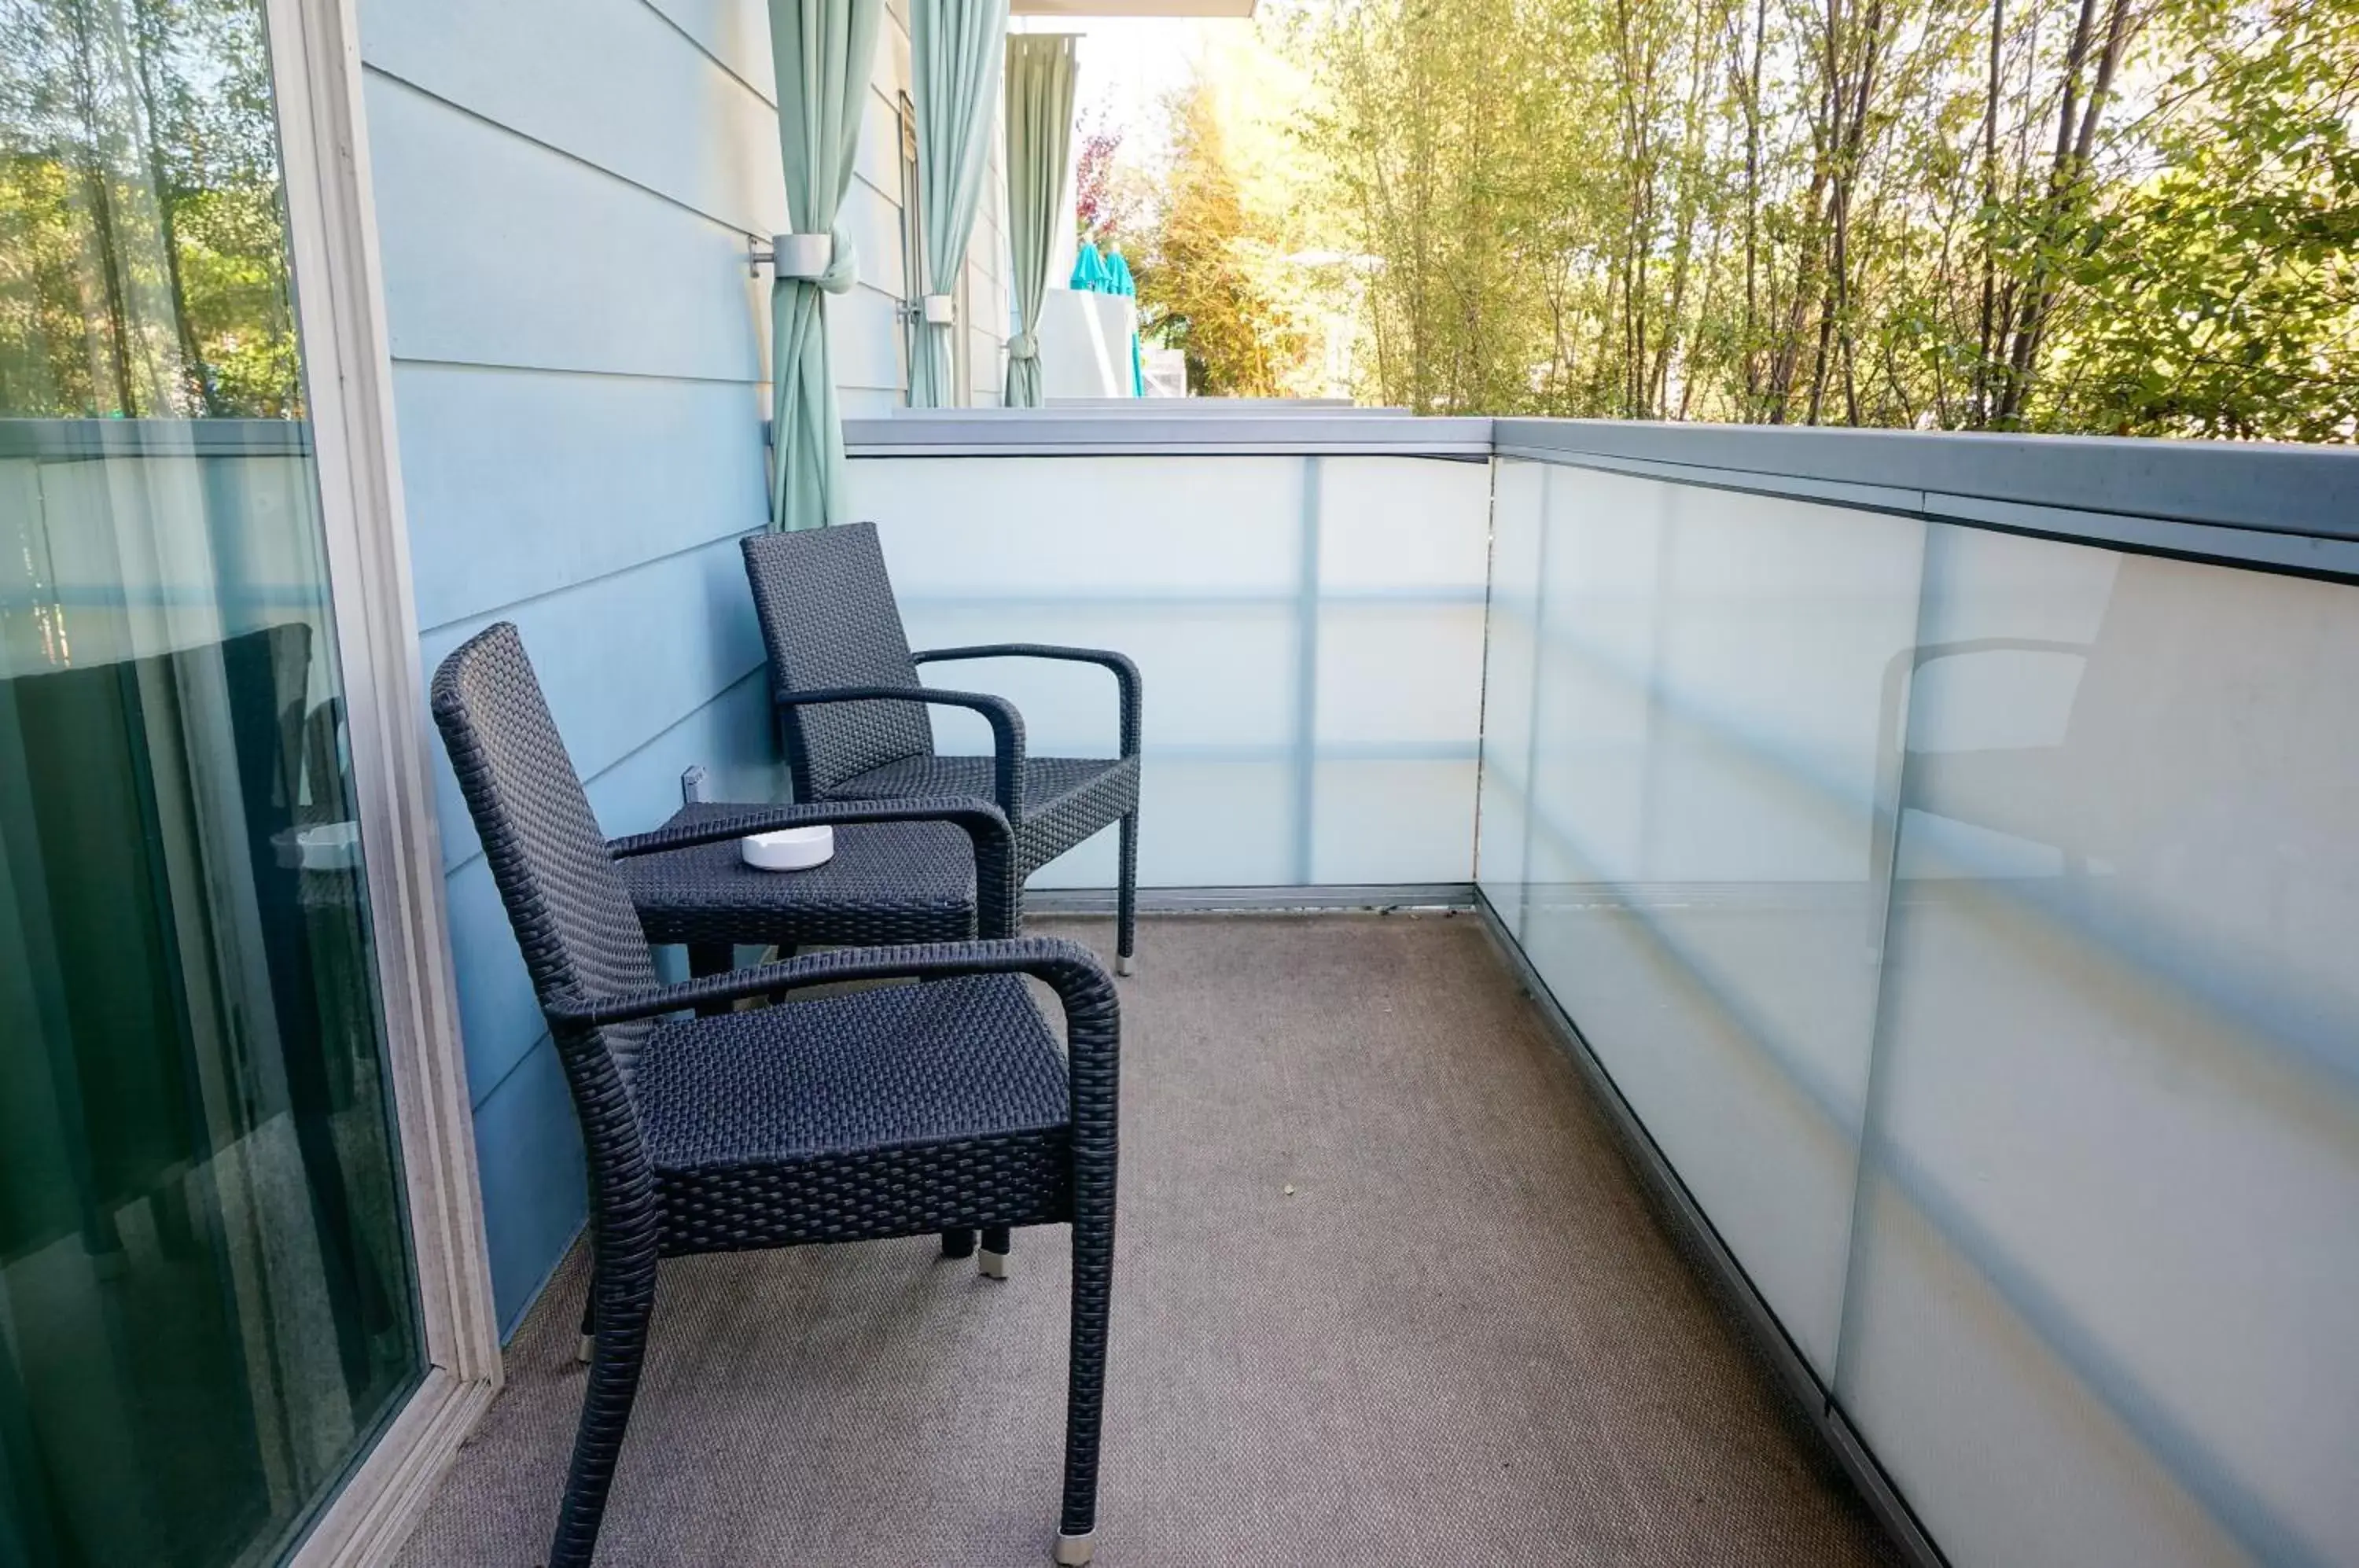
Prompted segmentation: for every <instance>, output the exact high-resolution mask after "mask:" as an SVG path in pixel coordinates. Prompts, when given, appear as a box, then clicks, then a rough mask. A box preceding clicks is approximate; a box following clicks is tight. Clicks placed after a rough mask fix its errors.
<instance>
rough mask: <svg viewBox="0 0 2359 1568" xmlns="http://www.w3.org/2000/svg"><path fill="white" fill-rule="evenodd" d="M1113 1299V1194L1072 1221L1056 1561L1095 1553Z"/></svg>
mask: <svg viewBox="0 0 2359 1568" xmlns="http://www.w3.org/2000/svg"><path fill="white" fill-rule="evenodd" d="M1113 1296H1114V1191H1113V1183H1112V1182H1111V1181H1108V1182H1107V1183H1106V1184H1105V1187H1104V1190H1103V1195H1102V1196H1100V1197H1098V1198H1097V1199H1096V1200H1095V1201H1087V1200H1085V1201H1084V1202H1083V1203H1081V1204H1080V1205H1079V1206H1077V1208H1076V1210H1075V1213H1074V1215H1073V1322H1072V1352H1071V1368H1070V1372H1069V1378H1068V1381H1067V1384H1066V1389H1065V1506H1064V1513H1063V1515H1062V1517H1061V1519H1060V1520H1059V1522H1058V1526H1057V1552H1056V1560H1057V1562H1058V1563H1060V1564H1066V1565H1068V1568H1071V1565H1073V1564H1079V1563H1087V1562H1088V1561H1089V1560H1090V1556H1091V1554H1092V1553H1093V1552H1095V1551H1096V1549H1097V1528H1098V1431H1099V1427H1100V1425H1101V1423H1102V1421H1103V1417H1104V1414H1105V1351H1106V1318H1107V1313H1108V1311H1109V1309H1110V1307H1111V1305H1112V1301H1113Z"/></svg>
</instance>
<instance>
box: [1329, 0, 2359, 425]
mask: <svg viewBox="0 0 2359 1568" xmlns="http://www.w3.org/2000/svg"><path fill="white" fill-rule="evenodd" d="M1295 38H1296V45H1295V47H1296V48H1297V49H1298V50H1299V55H1300V58H1301V59H1302V60H1303V61H1304V62H1305V64H1306V65H1307V66H1308V67H1309V68H1310V70H1311V71H1314V72H1315V73H1316V76H1317V79H1318V82H1319V86H1320V89H1321V94H1320V103H1319V108H1318V111H1317V112H1316V113H1315V114H1311V115H1310V116H1308V118H1307V120H1306V127H1307V128H1306V134H1305V136H1304V141H1303V150H1304V152H1305V154H1306V157H1305V159H1304V161H1303V163H1302V165H1301V177H1302V179H1303V180H1305V181H1306V182H1309V183H1314V184H1316V185H1317V186H1318V187H1319V188H1320V189H1321V190H1322V191H1325V192H1326V193H1328V195H1329V196H1330V197H1331V198H1332V201H1334V203H1335V204H1336V206H1337V208H1338V209H1339V210H1340V211H1341V212H1344V213H1345V214H1347V215H1348V218H1349V222H1350V223H1351V226H1352V228H1353V231H1354V234H1353V240H1354V243H1355V244H1356V245H1357V246H1358V247H1359V248H1360V249H1362V250H1364V252H1366V253H1368V255H1369V256H1370V257H1371V258H1372V259H1371V261H1370V264H1369V273H1370V278H1371V283H1370V287H1369V288H1368V289H1367V290H1366V295H1365V299H1364V326H1365V330H1366V332H1367V334H1368V336H1369V338H1370V340H1371V342H1372V344H1373V347H1374V353H1373V354H1371V355H1369V356H1367V359H1366V361H1365V368H1366V371H1367V383H1368V385H1367V386H1366V387H1365V391H1366V393H1367V394H1368V395H1369V396H1371V397H1376V398H1380V399H1382V400H1384V401H1387V402H1399V403H1406V404H1408V405H1409V406H1411V407H1413V408H1419V409H1425V410H1468V411H1484V412H1499V413H1510V412H1538V413H1549V414H1565V415H1581V416H1598V417H1616V418H1636V419H1734V420H1745V421H1762V422H1780V421H1793V422H1811V423H1819V422H1830V423H1851V424H1864V425H1886V426H1904V427H1916V428H1929V429H1974V428H2017V429H2038V430H2098V431H2124V432H2136V433H2143V434H2178V435H2235V436H2281V437H2289V438H2295V439H2303V440H2313V441H2315V440H2344V441H2347V440H2350V439H2353V437H2354V431H2355V430H2359V343H2354V339H2359V263H2354V256H2359V248H2354V240H2359V147H2354V136H2359V128H2354V127H2359V0H2312V3H2304V0H2245V3H2230V0H1334V3H1333V4H1332V5H1327V6H1325V7H1322V8H1320V9H1318V10H1315V11H1307V12H1304V13H1302V14H1301V16H1300V19H1299V23H1298V25H1297V29H1296V35H1295Z"/></svg>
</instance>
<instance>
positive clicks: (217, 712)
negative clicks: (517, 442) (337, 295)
mask: <svg viewBox="0 0 2359 1568" xmlns="http://www.w3.org/2000/svg"><path fill="white" fill-rule="evenodd" d="M267 42H268V40H267V38H266V28H265V26H264V22H263V16H262V11H261V3H260V0H0V1563H60V1564H84V1563H87V1564H142V1565H147V1564H158V1565H171V1568H182V1565H185V1568H201V1565H211V1564H227V1563H261V1562H268V1561H272V1560H275V1559H276V1558H277V1557H279V1556H280V1555H282V1554H284V1552H286V1551H287V1549H288V1544H289V1543H290V1542H291V1541H293V1540H294V1539H295V1538H296V1537H297V1536H298V1535H299V1532H300V1531H301V1530H302V1528H303V1526H304V1524H305V1523H306V1522H307V1520H308V1519H310V1517H312V1515H313V1513H314V1512H315V1510H316V1509H317V1508H319V1507H320V1505H321V1503H322V1502H323V1500H325V1499H326V1498H327V1497H329V1496H330V1495H331V1494H332V1492H333V1491H334V1490H335V1488H336V1486H337V1484H338V1482H339V1480H340V1479H341V1478H342V1476H343V1475H345V1473H346V1472H347V1471H348V1469H349V1468H350V1467H351V1466H352V1465H353V1462H354V1460H355V1458H356V1457H357V1456H358V1455H359V1454H361V1453H362V1452H363V1451H364V1449H365V1448H366V1446H367V1444H368V1443H369V1441H370V1439H371V1438H372V1436H373V1435H374V1434H375V1432H376V1431H377V1430H378V1429H379V1428H380V1427H381V1426H382V1425H383V1424H384V1422H385V1421H386V1420H387V1419H388V1418H389V1416H390V1415H391V1414H392V1412H393V1411H395V1410H397V1407H398V1406H399V1404H400V1402H401V1400H402V1399H403V1398H404V1396H405V1395H406V1394H407V1393H408V1390H409V1389H410V1388H413V1387H414V1386H416V1384H417V1382H418V1380H419V1377H421V1376H422V1374H423V1373H424V1371H425V1356H424V1351H423V1345H422V1338H421V1331H420V1327H419V1308H418V1304H417V1287H416V1282H415V1278H414V1270H413V1268H412V1264H411V1251H410V1247H409V1243H408V1236H406V1235H405V1231H404V1223H405V1222H404V1214H405V1209H404V1205H403V1198H402V1194H403V1183H402V1173H401V1171H400V1169H399V1164H398V1159H399V1157H398V1143H397V1138H396V1136H395V1125H394V1116H393V1105H392V1094H391V1089H390V1079H389V1076H388V1071H387V1054H386V1029H385V1025H384V1013H383V1009H382V1007H381V1006H380V1000H379V997H378V995H377V988H376V980H375V976H376V973H377V972H376V968H375V960H374V956H373V950H372V937H371V928H370V909H369V903H368V898H367V895H366V892H365V887H366V877H365V876H364V870H365V866H364V859H363V855H364V847H363V845H362V844H361V842H360V833H359V830H358V827H357V819H358V816H359V812H358V811H356V810H355V808H354V804H353V778H352V764H351V760H350V759H351V755H352V753H351V746H350V744H349V739H348V736H347V735H346V733H345V729H344V716H345V703H344V701H343V698H344V692H343V688H342V679H341V675H340V671H339V667H338V660H337V638H336V635H335V621H334V616H333V614H332V607H331V595H330V593H329V585H328V572H327V565H326V554H325V545H324V538H323V531H322V521H321V499H320V484H319V474H318V471H317V468H316V466H315V464H314V462H313V458H312V445H311V441H310V424H309V421H308V407H307V396H306V389H305V381H304V354H303V351H302V343H301V342H300V334H299V332H298V330H297V327H296V311H295V290H296V289H297V287H298V286H299V283H300V282H301V281H302V280H300V279H297V278H294V277H293V276H292V268H291V266H290V263H289V260H288V242H287V225H286V222H285V216H284V214H285V210H286V209H285V192H284V190H283V181H282V179H281V175H280V163H279V147H278V132H277V120H276V114H275V111H274V100H273V93H272V85H271V74H270V66H269V56H268V49H267Z"/></svg>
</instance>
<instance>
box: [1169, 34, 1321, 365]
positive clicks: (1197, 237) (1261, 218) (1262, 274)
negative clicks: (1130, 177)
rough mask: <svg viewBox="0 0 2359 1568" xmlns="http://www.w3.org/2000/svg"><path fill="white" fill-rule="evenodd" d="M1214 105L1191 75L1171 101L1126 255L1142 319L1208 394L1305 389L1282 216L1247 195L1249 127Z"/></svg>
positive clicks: (1210, 87) (1207, 86)
mask: <svg viewBox="0 0 2359 1568" xmlns="http://www.w3.org/2000/svg"><path fill="white" fill-rule="evenodd" d="M1255 134H1256V125H1254V124H1252V123H1250V122H1249V123H1247V124H1245V125H1239V124H1238V123H1237V118H1236V116H1234V115H1233V114H1223V103H1222V98H1221V92H1220V89H1219V88H1218V87H1217V86H1216V85H1215V84H1214V82H1212V80H1211V79H1209V78H1208V77H1204V76H1200V77H1199V78H1198V80H1197V81H1196V82H1193V83H1192V84H1191V86H1190V88H1189V90H1188V91H1187V92H1186V93H1184V94H1183V95H1182V96H1181V97H1180V100H1179V101H1178V102H1177V103H1175V104H1174V105H1173V125H1172V150H1171V158H1170V162H1169V167H1168V168H1167V169H1164V170H1162V171H1161V178H1160V180H1158V185H1157V189H1156V191H1155V192H1154V201H1155V208H1156V216H1155V221H1154V223H1152V225H1151V227H1149V228H1147V230H1146V231H1145V232H1144V233H1142V234H1140V236H1139V238H1140V240H1141V242H1142V244H1141V248H1140V250H1139V251H1138V253H1137V254H1136V256H1133V257H1132V258H1131V259H1132V263H1133V272H1134V275H1135V277H1136V280H1137V285H1138V307H1139V318H1140V326H1141V330H1142V332H1145V333H1147V334H1148V335H1151V336H1154V337H1156V338H1158V339H1160V340H1161V342H1162V343H1164V345H1165V346H1166V347H1169V348H1177V349H1179V350H1180V352H1181V353H1182V354H1184V355H1185V356H1186V358H1187V362H1188V385H1189V387H1190V389H1191V390H1193V391H1195V392H1198V393H1200V394H1202V395H1204V396H1207V397H1283V396H1287V395H1289V394H1291V393H1295V392H1298V391H1299V390H1301V389H1302V385H1301V379H1302V377H1303V376H1304V375H1305V373H1306V369H1307V359H1308V354H1309V349H1310V335H1309V329H1308V324H1307V322H1306V321H1305V319H1304V312H1303V307H1302V300H1301V290H1300V288H1299V285H1298V284H1297V282H1296V281H1295V279H1294V278H1292V276H1291V273H1292V268H1291V267H1290V266H1289V264H1288V261H1287V259H1286V257H1287V256H1288V232H1287V228H1286V225H1285V223H1284V220H1283V215H1282V214H1281V213H1278V212H1273V211H1271V210H1270V209H1269V208H1268V207H1267V206H1266V204H1264V203H1262V202H1260V201H1256V200H1255V196H1256V192H1255V191H1254V190H1253V189H1252V187H1253V184H1254V180H1253V171H1254V169H1255V168H1256V166H1257V165H1259V164H1260V162H1261V160H1259V159H1256V158H1255V157H1254V156H1253V150H1252V149H1250V148H1245V149H1241V148H1240V147H1238V146H1237V145H1236V144H1237V142H1238V141H1239V140H1241V139H1246V138H1250V137H1252V136H1255Z"/></svg>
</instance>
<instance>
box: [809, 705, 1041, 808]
mask: <svg viewBox="0 0 2359 1568" xmlns="http://www.w3.org/2000/svg"><path fill="white" fill-rule="evenodd" d="M770 702H772V704H773V705H775V706H777V707H780V708H801V707H809V706H810V705H811V704H813V703H818V702H931V703H935V704H938V705H940V706H942V707H949V708H971V709H973V711H974V712H976V713H981V714H982V715H983V716H984V720H985V721H986V722H987V723H989V724H990V725H991V750H992V757H993V768H992V796H993V799H994V800H995V801H996V802H997V804H998V806H999V809H1000V811H1002V812H1003V813H1005V814H1006V818H1007V820H1008V821H1009V822H1022V821H1023V820H1024V715H1023V714H1021V713H1017V712H1016V704H1015V703H1013V702H1009V701H1008V700H1007V699H1006V698H1005V697H995V696H993V695H991V693H989V692H987V691H946V690H944V689H943V688H941V687H939V686H828V687H822V688H821V689H819V690H817V691H774V692H772V693H771V694H770Z"/></svg>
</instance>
